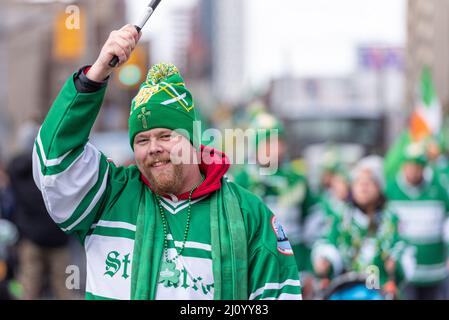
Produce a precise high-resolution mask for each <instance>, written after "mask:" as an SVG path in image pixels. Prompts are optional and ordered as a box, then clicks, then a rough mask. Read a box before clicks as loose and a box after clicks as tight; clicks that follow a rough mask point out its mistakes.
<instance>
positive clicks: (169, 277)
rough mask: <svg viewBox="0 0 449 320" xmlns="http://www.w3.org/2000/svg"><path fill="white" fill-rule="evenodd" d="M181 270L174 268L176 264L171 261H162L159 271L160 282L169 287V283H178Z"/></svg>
mask: <svg viewBox="0 0 449 320" xmlns="http://www.w3.org/2000/svg"><path fill="white" fill-rule="evenodd" d="M180 274H181V272H180V271H179V270H177V269H176V264H175V263H174V262H172V261H162V265H161V271H160V272H159V277H160V282H164V286H166V287H169V286H170V283H172V284H178V282H179V275H180Z"/></svg>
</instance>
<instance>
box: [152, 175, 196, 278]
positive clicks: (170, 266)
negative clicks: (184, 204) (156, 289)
mask: <svg viewBox="0 0 449 320" xmlns="http://www.w3.org/2000/svg"><path fill="white" fill-rule="evenodd" d="M203 181H204V177H203V176H202V179H201V181H200V182H199V183H198V184H197V185H196V186H195V187H194V188H193V189H192V190H191V191H190V193H189V202H188V203H189V206H188V209H187V222H186V227H185V229H184V238H183V240H182V244H181V248H180V250H179V251H178V249H177V248H176V246H175V249H176V256H175V257H174V258H173V259H169V258H168V239H167V235H168V223H167V219H166V217H165V211H164V209H163V208H162V202H161V201H162V200H161V198H160V196H159V195H156V198H157V203H158V207H159V213H160V215H161V218H162V225H163V230H164V260H163V261H162V265H161V270H160V272H159V276H160V282H164V285H165V286H166V287H169V286H170V283H171V284H174V285H176V284H177V283H178V282H179V275H180V273H181V272H180V271H179V270H177V269H176V263H175V261H176V259H178V257H179V256H180V255H182V252H183V251H184V247H185V245H186V242H187V235H188V233H189V229H190V217H191V210H192V194H193V192H194V191H195V190H196V188H198V186H199V185H200V184H201V183H202V182H203Z"/></svg>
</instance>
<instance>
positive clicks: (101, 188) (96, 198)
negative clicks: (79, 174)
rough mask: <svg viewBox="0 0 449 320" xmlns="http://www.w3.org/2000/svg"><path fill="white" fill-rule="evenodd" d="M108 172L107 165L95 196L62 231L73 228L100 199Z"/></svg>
mask: <svg viewBox="0 0 449 320" xmlns="http://www.w3.org/2000/svg"><path fill="white" fill-rule="evenodd" d="M108 173H109V167H108V168H107V169H106V172H105V174H104V176H103V181H102V183H101V186H100V189H98V191H97V193H96V194H95V197H94V198H93V199H92V201H91V202H90V204H89V206H88V207H87V209H86V210H85V211H84V212H83V214H82V215H81V216H80V217H79V218H78V219H77V220H76V221H75V222H74V223H72V224H71V225H70V226H68V227H67V228H65V229H62V230H63V231H69V230H71V229H73V228H74V227H75V226H77V225H78V224H79V223H80V222H81V221H83V220H84V218H85V217H87V216H88V215H89V213H90V212H91V211H92V209H93V208H94V207H95V206H96V205H97V203H98V201H99V200H100V198H101V196H102V195H103V193H104V190H105V189H106V182H107V181H108V179H107V178H108Z"/></svg>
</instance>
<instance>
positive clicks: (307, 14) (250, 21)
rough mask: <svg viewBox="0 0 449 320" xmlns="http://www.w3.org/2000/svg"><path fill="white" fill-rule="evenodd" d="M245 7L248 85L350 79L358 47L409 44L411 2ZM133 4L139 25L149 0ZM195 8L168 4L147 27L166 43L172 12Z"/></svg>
mask: <svg viewBox="0 0 449 320" xmlns="http://www.w3.org/2000/svg"><path fill="white" fill-rule="evenodd" d="M210 1H214V0H210ZM242 1H245V5H246V9H247V10H246V12H247V19H246V22H247V32H246V34H245V36H246V39H247V42H246V44H245V47H246V48H245V57H244V59H245V63H246V65H247V72H248V74H247V76H248V80H249V81H250V82H251V83H253V84H254V85H259V84H261V83H262V82H265V81H266V80H262V81H261V80H260V79H268V78H270V77H272V76H276V75H279V74H281V73H285V72H290V73H292V74H296V75H300V76H304V75H307V76H310V75H315V76H316V75H318V76H319V75H324V76H332V75H341V74H347V73H349V72H351V71H352V70H353V69H354V66H355V47H356V46H357V45H358V44H373V43H379V44H390V45H393V46H402V45H404V43H405V37H406V25H405V21H406V19H405V18H406V17H405V15H406V0H276V1H272V0H242ZM128 3H129V5H130V7H131V9H132V10H131V15H130V19H132V20H133V21H134V20H136V19H137V17H138V10H139V9H140V8H141V7H142V6H145V5H146V4H147V3H148V0H128ZM191 3H195V0H189V1H186V0H164V1H162V3H161V5H160V8H158V11H157V12H156V13H155V15H154V16H153V17H152V18H151V20H150V22H149V26H148V27H146V28H147V29H146V31H145V32H146V33H147V34H148V35H147V36H149V37H152V38H153V39H154V40H155V41H156V42H162V41H163V36H161V35H162V34H163V33H166V32H169V30H168V29H169V28H167V23H166V22H165V21H167V20H166V19H165V17H166V14H167V12H168V10H169V8H172V7H176V6H188V5H190V4H191ZM273 4H275V6H274V7H272V5H273ZM171 25H172V24H170V26H171ZM155 47H156V50H158V52H156V55H162V56H163V55H164V46H163V45H161V44H160V43H155ZM157 48H159V49H157Z"/></svg>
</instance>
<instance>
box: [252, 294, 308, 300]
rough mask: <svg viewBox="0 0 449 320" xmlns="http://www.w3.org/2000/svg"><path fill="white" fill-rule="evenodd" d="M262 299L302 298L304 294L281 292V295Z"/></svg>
mask: <svg viewBox="0 0 449 320" xmlns="http://www.w3.org/2000/svg"><path fill="white" fill-rule="evenodd" d="M260 300H302V294H292V293H281V294H280V295H279V297H277V298H273V297H267V298H262V299H260Z"/></svg>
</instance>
